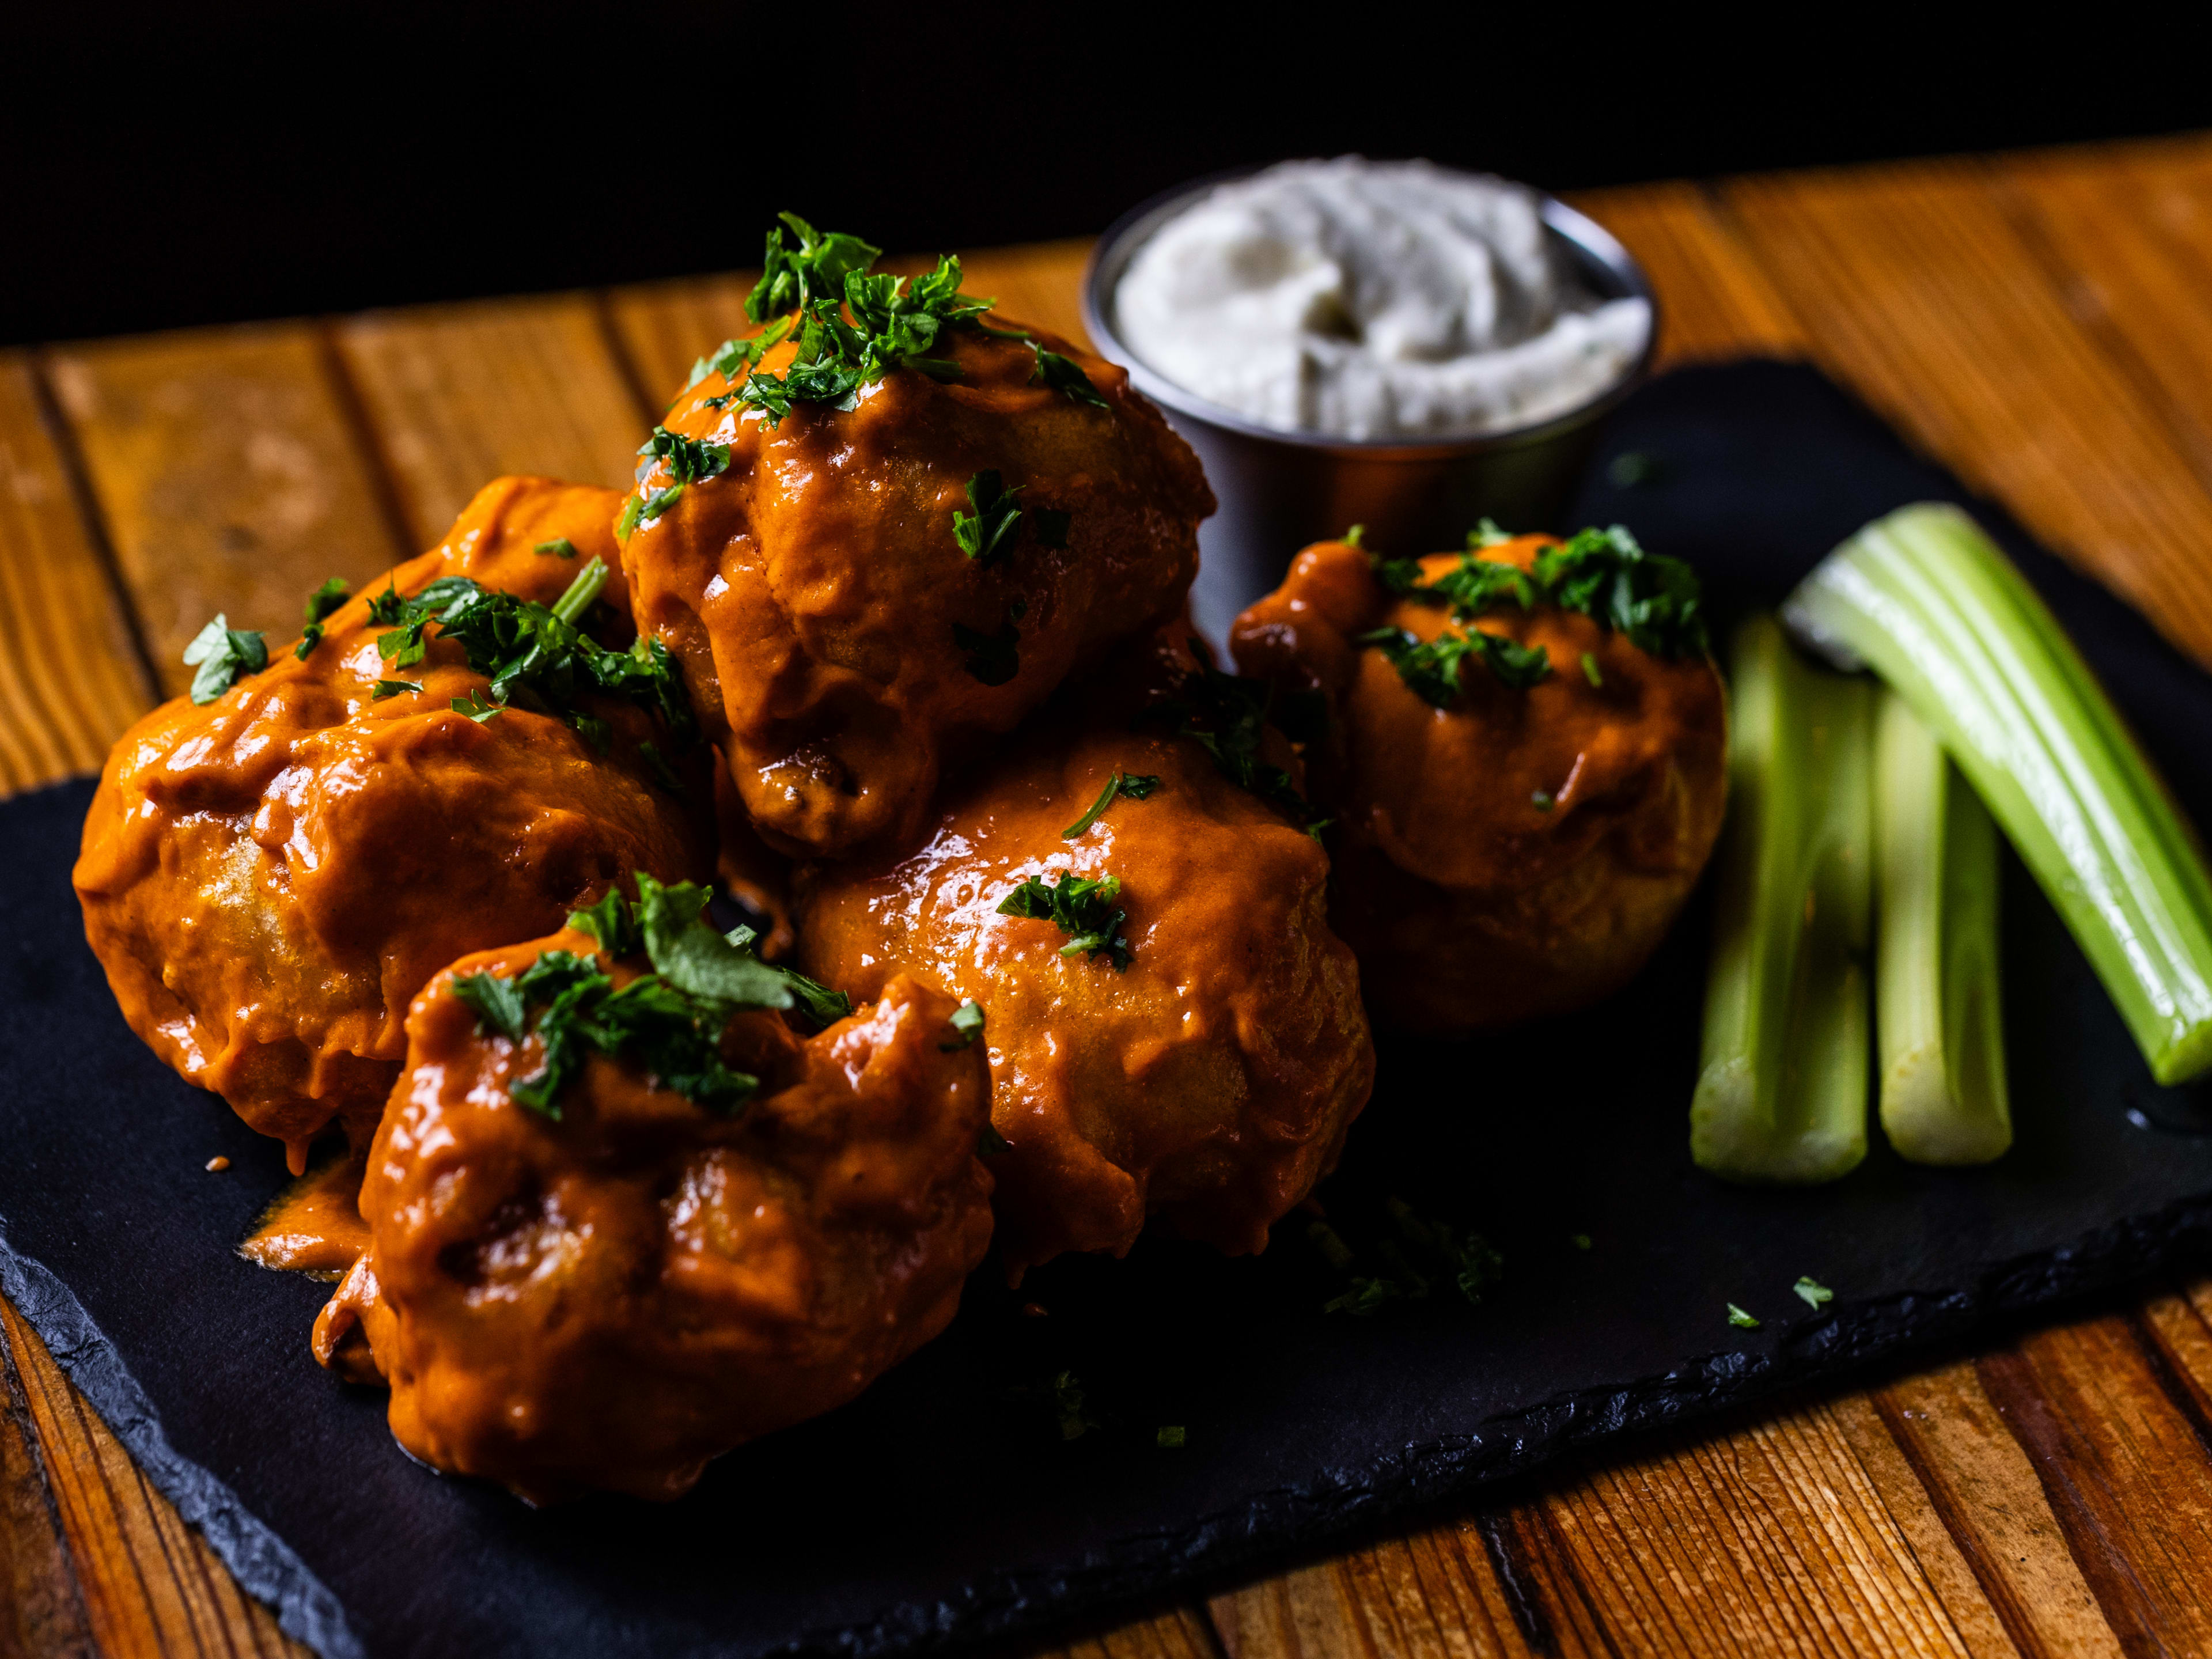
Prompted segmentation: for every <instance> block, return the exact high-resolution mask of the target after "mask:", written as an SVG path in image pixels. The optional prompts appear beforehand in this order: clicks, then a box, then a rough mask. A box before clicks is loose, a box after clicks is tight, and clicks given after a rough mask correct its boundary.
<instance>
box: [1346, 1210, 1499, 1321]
mask: <svg viewBox="0 0 2212 1659" xmlns="http://www.w3.org/2000/svg"><path fill="white" fill-rule="evenodd" d="M1384 1207H1385V1208H1386V1209H1387V1210H1388V1211H1389V1216H1390V1219H1391V1222H1392V1224H1393V1229H1394V1232H1395V1237H1386V1238H1383V1239H1380V1240H1378V1241H1376V1243H1375V1244H1374V1245H1373V1246H1372V1247H1371V1249H1370V1251H1369V1252H1368V1254H1369V1255H1371V1257H1372V1258H1373V1261H1374V1262H1375V1264H1376V1266H1377V1267H1379V1268H1380V1269H1381V1271H1379V1272H1370V1273H1359V1272H1354V1271H1352V1270H1353V1269H1354V1268H1355V1267H1358V1265H1359V1264H1360V1261H1361V1258H1360V1257H1359V1256H1358V1255H1354V1254H1353V1252H1352V1250H1351V1249H1349V1248H1348V1247H1347V1246H1346V1244H1345V1243H1344V1241H1343V1240H1342V1238H1340V1237H1338V1236H1337V1234H1336V1233H1335V1232H1334V1230H1332V1229H1330V1228H1328V1227H1327V1226H1326V1225H1323V1224H1321V1223H1316V1224H1315V1225H1314V1226H1313V1227H1309V1228H1308V1229H1307V1237H1309V1238H1314V1237H1315V1236H1316V1229H1318V1230H1319V1231H1320V1233H1321V1234H1322V1235H1324V1236H1325V1237H1326V1241H1327V1242H1326V1243H1322V1241H1321V1240H1319V1239H1316V1243H1322V1254H1323V1255H1324V1256H1325V1257H1326V1258H1327V1259H1328V1263H1329V1265H1330V1266H1331V1267H1334V1268H1336V1269H1337V1271H1338V1272H1340V1273H1346V1275H1347V1276H1348V1278H1349V1279H1350V1288H1349V1289H1347V1290H1346V1291H1344V1292H1343V1293H1342V1294H1341V1295H1340V1296H1337V1297H1332V1298H1331V1299H1330V1300H1328V1302H1325V1303H1323V1304H1322V1312H1323V1313H1348V1314H1352V1315H1354V1316H1358V1317H1361V1318H1365V1317H1368V1316H1372V1315H1374V1314H1377V1313H1380V1312H1381V1311H1382V1310H1383V1309H1385V1308H1387V1307H1389V1305H1391V1304H1393V1303H1397V1302H1422V1301H1425V1300H1427V1299H1428V1297H1429V1294H1430V1292H1431V1291H1432V1290H1433V1289H1434V1288H1435V1286H1436V1285H1437V1281H1438V1280H1443V1281H1446V1282H1449V1284H1450V1285H1452V1286H1453V1287H1454V1288H1455V1289H1456V1290H1457V1291H1459V1293H1460V1295H1461V1296H1462V1297H1464V1298H1466V1300H1468V1302H1471V1303H1476V1304H1480V1302H1481V1300H1482V1297H1483V1293H1484V1292H1485V1291H1487V1290H1489V1289H1490V1288H1491V1287H1492V1285H1496V1284H1497V1283H1498V1279H1500V1278H1501V1277H1503V1275H1504V1270H1505V1258H1504V1256H1503V1255H1500V1254H1498V1251H1497V1249H1494V1248H1493V1247H1492V1245H1491V1243H1490V1242H1489V1241H1488V1240H1487V1239H1486V1238H1484V1237H1483V1236H1482V1235H1481V1234H1480V1233H1477V1232H1462V1231H1460V1230H1459V1229H1457V1228H1455V1227H1454V1226H1452V1225H1450V1224H1449V1223H1448V1222H1443V1221H1439V1220H1437V1219H1434V1218H1431V1217H1428V1216H1425V1215H1422V1214H1421V1213H1420V1212H1419V1211H1417V1210H1415V1209H1414V1208H1413V1206H1412V1205H1410V1204H1408V1203H1407V1202H1406V1201H1405V1200H1402V1199H1398V1198H1393V1199H1389V1200H1385V1205H1384ZM1331 1247H1333V1248H1331Z"/></svg>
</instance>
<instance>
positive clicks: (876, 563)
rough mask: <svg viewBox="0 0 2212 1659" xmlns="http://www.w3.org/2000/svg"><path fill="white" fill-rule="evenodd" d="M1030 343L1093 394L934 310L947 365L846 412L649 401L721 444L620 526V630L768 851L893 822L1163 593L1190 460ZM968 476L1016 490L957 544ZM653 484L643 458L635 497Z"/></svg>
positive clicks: (885, 829) (848, 836)
mask: <svg viewBox="0 0 2212 1659" xmlns="http://www.w3.org/2000/svg"><path fill="white" fill-rule="evenodd" d="M1036 344H1037V346H1039V347H1042V348H1044V349H1051V350H1054V351H1057V352H1059V353H1061V354H1063V355H1065V356H1067V357H1068V358H1070V359H1071V360H1072V361H1073V363H1074V364H1075V365H1077V366H1078V368H1079V372H1080V374H1082V375H1084V376H1085V377H1086V378H1087V380H1088V384H1089V386H1090V388H1091V391H1092V392H1093V394H1094V395H1095V397H1096V398H1097V399H1099V400H1101V401H1103V407H1101V406H1099V404H1097V403H1092V402H1085V401H1079V400H1078V399H1077V398H1071V397H1069V396H1068V395H1066V393H1065V392H1061V391H1059V390H1056V389H1054V387H1052V386H1048V385H1047V384H1045V383H1043V381H1042V380H1041V379H1040V378H1039V374H1038V357H1037V352H1036V349H1033V348H1032V346H1031V344H1030V343H1028V342H1026V341H1022V340H1009V339H1000V338H996V337H993V336H991V335H988V334H985V333H982V332H981V331H976V330H973V329H955V330H951V331H947V332H946V333H945V335H944V336H943V337H941V338H940V340H939V343H938V346H937V347H936V348H933V354H934V355H935V356H939V357H940V358H945V359H948V360H950V361H951V362H954V363H956V364H957V366H958V370H959V373H958V376H957V379H952V380H936V379H933V378H932V377H931V376H930V375H928V374H921V373H918V372H915V371H912V370H902V371H899V372H897V373H895V374H891V375H890V376H889V377H888V378H886V379H885V380H881V381H879V382H878V383H877V384H875V385H873V386H864V387H862V388H860V391H859V392H858V393H857V394H856V398H857V402H856V404H855V406H854V408H852V409H850V410H838V409H835V408H832V407H830V406H829V405H827V404H794V405H793V407H792V409H791V411H790V412H789V413H788V414H787V415H785V416H782V418H781V420H780V421H779V422H776V423H775V424H774V425H771V424H770V423H769V421H768V418H767V417H766V416H764V415H763V412H762V411H761V410H757V409H752V408H749V407H748V406H746V405H744V404H739V403H736V402H733V401H731V398H730V394H731V392H732V390H733V388H732V385H731V383H730V382H728V381H726V380H724V378H723V377H722V376H721V375H720V374H708V375H707V376H706V378H704V379H703V380H701V381H699V382H698V383H697V384H696V386H691V387H690V388H687V389H686V390H685V391H684V392H683V393H681V394H680V395H679V396H678V398H677V400H676V402H675V404H674V405H673V406H672V407H671V410H670V411H669V413H668V415H667V417H666V421H667V426H668V428H669V429H670V430H671V432H675V433H678V434H680V435H684V436H686V437H689V438H692V439H696V440H699V441H704V442H708V443H713V444H716V445H725V446H726V447H727V448H728V452H729V453H728V462H727V465H726V466H724V467H723V468H722V469H721V470H720V471H719V472H717V473H716V474H715V475H714V476H713V477H705V478H695V479H693V480H691V481H690V482H689V483H684V485H683V489H682V494H681V495H680V496H678V498H677V499H676V500H675V501H674V502H673V504H672V505H671V506H670V507H668V508H667V510H666V511H665V512H664V513H660V514H659V515H658V516H656V517H654V518H652V519H648V520H645V521H644V522H643V523H642V524H641V526H639V527H638V528H637V530H636V531H635V532H634V533H633V534H632V535H631V536H630V538H629V542H628V544H626V545H625V546H624V548H623V566H624V569H625V570H626V572H627V573H628V574H629V580H630V584H631V587H632V590H633V592H634V593H635V599H636V607H637V621H638V625H639V627H640V628H641V629H644V630H645V631H646V632H647V633H648V634H651V635H654V636H656V637H657V638H659V639H660V640H662V641H665V643H666V644H667V646H668V647H669V648H670V649H671V651H672V652H674V653H676V655H677V657H678V659H680V660H681V661H682V663H683V665H684V676H685V679H686V682H687V683H688V684H689V685H690V690H691V696H692V701H693V702H694V703H695V704H696V706H697V708H698V710H699V714H700V718H701V720H702V722H704V724H705V726H706V727H707V731H708V736H709V737H710V738H713V739H714V741H715V742H716V743H717V744H719V745H720V747H721V749H722V751H723V754H724V756H725V757H726V762H727V765H728V769H729V774H730V780H731V782H732V785H733V786H734V787H735V789H736V792H737V793H738V796H739V797H740V799H741V800H742V802H743V805H744V810H745V811H746V812H747V813H748V814H749V815H750V820H751V823H752V824H753V826H754V827H755V828H756V829H757V831H758V832H759V834H760V836H761V837H762V838H763V839H764V840H765V841H766V842H768V843H769V845H770V846H772V847H774V848H776V849H778V850H779V851H781V852H783V853H786V854H792V855H793V856H808V857H829V858H836V857H842V856H844V855H846V854H848V853H851V852H853V851H854V850H855V849H858V848H863V847H871V846H872V847H875V848H882V847H884V846H888V845H891V844H896V843H902V842H907V841H910V840H911V839H912V837H913V836H915V834H916V833H918V832H919V831H920V829H921V826H922V824H923V823H925V822H926V821H927V817H928V814H929V809H930V801H931V797H932V795H933V792H934V791H935V788H936V786H937V780H938V774H939V769H940V767H941V766H942V764H943V763H944V761H945V757H946V755H947V753H948V752H949V751H951V750H957V748H958V747H960V746H961V745H963V744H973V743H974V742H975V740H976V739H978V738H984V737H987V735H989V734H992V733H996V732H1005V731H1006V730H1008V729H1009V728H1010V727H1012V726H1013V725H1014V724H1015V723H1016V722H1017V721H1018V720H1020V719H1021V718H1022V717H1023V716H1024V714H1027V713H1028V712H1029V711H1030V709H1031V708H1035V707H1036V704H1037V703H1038V702H1041V701H1042V699H1043V698H1044V697H1045V696H1047V695H1048V694H1049V693H1050V692H1051V691H1052V690H1053V689H1054V687H1055V686H1057V685H1058V684H1060V682H1061V681H1062V680H1063V679H1065V678H1066V677H1067V676H1068V675H1069V674H1070V673H1071V672H1073V671H1079V670H1080V669H1083V668H1085V667H1087V666H1090V665H1092V664H1095V663H1096V662H1097V660H1098V659H1099V658H1100V657H1101V656H1102V655H1103V653H1105V652H1106V651H1107V650H1108V649H1109V648H1110V647H1112V646H1113V645H1114V644H1115V642H1116V641H1119V640H1121V639H1122V638H1124V637H1126V636H1127V635H1131V634H1133V633H1135V632H1138V631H1139V630H1141V629H1145V628H1146V627H1149V626H1151V625H1152V624H1154V623H1159V622H1161V621H1164V620H1165V619H1166V618H1167V617H1170V616H1172V615H1173V614H1174V613H1175V612H1176V611H1177V610H1178V609H1179V608H1180V607H1181V605H1182V597H1183V594H1184V592H1185V591H1186V590H1187V589H1188V587H1189V586H1190V581H1191V578H1192V576H1193V574H1194V573H1195V572H1196V570H1197V568H1198V522H1199V520H1200V519H1202V518H1204V517H1205V516H1206V514H1207V513H1210V512H1212V510H1213V498H1212V495H1211V494H1210V493H1209V492H1208V491H1207V489H1206V480H1205V477H1204V476H1203V474H1202V473H1201V472H1200V469H1199V465H1198V461H1197V458H1196V457H1195V456H1194V455H1193V454H1192V453H1191V452H1190V450H1189V448H1188V446H1187V445H1185V444H1184V443H1183V441H1182V440H1181V439H1180V438H1178V437H1177V436H1176V435H1175V434H1174V433H1173V432H1172V431H1170V429H1169V428H1168V426H1167V423H1166V422H1164V420H1163V419H1162V418H1161V416H1160V414H1159V411H1158V410H1156V409H1154V408H1153V407H1152V405H1151V404H1149V403H1147V402H1146V400H1145V399H1144V398H1142V397H1141V396H1139V394H1138V393H1137V392H1134V391H1133V390H1132V389H1131V387H1130V386H1129V384H1128V376H1127V374H1126V373H1125V372H1124V371H1123V370H1121V369H1120V368H1115V367H1114V366H1113V365H1112V364H1110V363H1108V362H1103V360H1101V359H1099V358H1097V357H1094V356H1091V355H1090V354H1088V353H1087V352H1085V351H1083V350H1081V349H1079V348H1078V347H1076V346H1073V345H1071V344H1069V343H1067V342H1066V341H1064V340H1060V339H1057V338H1055V337H1053V336H1051V335H1048V334H1039V335H1037V336H1036ZM795 350H796V347H795V346H794V345H793V343H790V342H786V343H783V344H781V345H780V346H777V347H775V348H774V349H771V350H770V351H769V353H768V354H767V356H766V357H765V358H764V359H763V362H762V365H761V370H760V372H762V373H773V374H781V373H783V372H785V371H787V369H788V368H790V366H791V362H792V358H793V354H794V352H795ZM742 383H743V376H742V374H741V375H740V380H739V384H742ZM718 405H719V406H718ZM985 473H996V474H997V475H998V478H999V482H1000V487H1001V488H1002V489H1007V490H1017V491H1018V492H1019V494H1018V495H1016V496H1015V497H1014V498H1013V501H1012V506H1013V507H1018V509H1019V510H1020V511H1021V512H1022V513H1023V514H1024V517H1023V519H1022V520H1021V521H1020V523H1019V524H1018V526H1017V527H1016V529H1015V531H1014V532H1013V533H1012V536H1011V538H1009V539H1008V540H1007V541H1006V543H1005V544H1003V545H1001V546H999V547H996V548H994V549H993V550H990V553H989V556H973V557H971V556H969V553H968V552H967V551H965V550H963V548H962V546H961V544H960V542H959V540H958V539H957V534H956V531H955V524H954V519H955V515H956V514H969V513H972V512H974V511H975V507H974V503H973V502H972V501H971V499H970V495H969V487H970V484H971V483H972V482H973V481H975V480H976V479H978V478H979V477H981V475H983V474H985ZM675 482H676V481H675V479H674V477H673V475H672V474H671V472H670V471H669V470H668V465H667V464H666V463H665V462H660V463H656V465H655V467H654V470H653V471H651V472H650V473H648V474H647V476H646V477H645V479H644V481H643V482H642V483H641V486H640V498H641V499H653V500H659V498H660V497H661V495H662V493H663V492H664V491H665V490H667V489H670V488H671V486H672V485H673V484H674V483H675ZM956 629H965V630H968V632H967V633H964V634H963V633H957V632H956ZM971 637H972V638H973V639H988V640H990V641H994V642H997V644H996V647H995V649H996V651H997V652H998V654H997V655H996V656H995V658H994V657H993V656H991V655H990V653H981V652H979V649H978V648H977V647H975V646H974V645H973V644H969V645H963V643H962V641H963V640H964V639H970V638H971ZM979 669H980V670H981V672H979V671H978V670H979Z"/></svg>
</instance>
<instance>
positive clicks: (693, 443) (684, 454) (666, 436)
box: [538, 426, 730, 558]
mask: <svg viewBox="0 0 2212 1659" xmlns="http://www.w3.org/2000/svg"><path fill="white" fill-rule="evenodd" d="M637 453H638V454H639V455H640V456H641V458H642V464H641V466H640V468H639V473H640V477H639V482H640V483H643V482H644V478H643V474H644V473H645V471H647V470H649V469H650V468H651V467H652V465H653V463H654V462H655V461H659V462H661V463H662V464H663V465H665V466H666V467H667V468H668V476H669V477H671V478H673V479H675V480H676V482H677V483H679V484H687V483H702V482H704V481H705V480H706V479H708V478H711V477H714V476H715V475H716V474H717V473H719V472H720V471H722V470H723V469H724V468H726V467H727V466H728V465H729V464H730V447H729V445H727V444H716V443H708V441H706V440H705V439H703V438H687V437H685V436H684V435H683V434H682V433H680V432H671V431H670V430H669V429H668V428H666V427H665V426H657V427H655V428H653V435H652V436H651V437H650V438H647V440H646V441H644V442H643V443H642V444H640V445H639V446H638V450H637ZM664 510H665V509H664ZM640 516H641V517H647V518H651V517H658V516H659V514H657V513H641V514H640ZM538 551H539V552H541V553H543V552H544V548H543V547H540V548H539V549H538ZM575 556H576V550H575V549H574V547H570V548H569V550H568V552H567V553H565V554H563V555H562V557H563V558H574V557H575Z"/></svg>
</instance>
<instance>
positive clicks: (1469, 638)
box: [1355, 627, 1552, 708]
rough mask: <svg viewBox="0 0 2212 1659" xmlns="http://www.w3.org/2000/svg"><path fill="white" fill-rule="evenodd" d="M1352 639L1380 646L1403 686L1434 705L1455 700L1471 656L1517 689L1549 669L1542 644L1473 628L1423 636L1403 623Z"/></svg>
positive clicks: (1536, 681) (1446, 705)
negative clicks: (1525, 641)
mask: <svg viewBox="0 0 2212 1659" xmlns="http://www.w3.org/2000/svg"><path fill="white" fill-rule="evenodd" d="M1355 642H1356V643H1358V644H1360V645H1371V646H1375V647H1378V648H1380V650H1381V651H1382V653H1383V656H1384V657H1385V658H1387V659H1389V664H1390V665H1391V666H1392V667H1393V668H1395V669H1396V670H1397V671H1398V678H1400V679H1401V680H1403V681H1404V682H1405V683H1406V688H1407V690H1410V691H1411V692H1413V695H1414V696H1417V697H1419V698H1420V699H1421V701H1422V702H1425V703H1427V704H1429V705H1430V706H1431V708H1450V707H1451V706H1452V705H1453V704H1454V703H1455V702H1458V701H1459V695H1460V690H1461V686H1460V671H1461V667H1462V665H1463V664H1464V663H1465V661H1466V660H1467V659H1468V658H1469V657H1474V658H1477V659H1480V661H1481V663H1482V665H1483V666H1484V667H1486V668H1487V669H1489V670H1490V671H1491V672H1492V674H1495V675H1496V676H1497V677H1498V679H1500V680H1501V681H1503V682H1504V684H1507V685H1510V686H1511V687H1512V688H1513V689H1514V690H1516V691H1525V690H1528V688H1529V687H1530V686H1532V685H1535V684H1539V683H1540V682H1541V681H1542V680H1544V679H1545V678H1547V677H1548V676H1549V675H1550V674H1551V671H1552V659H1551V657H1550V655H1549V654H1548V653H1547V652H1546V651H1545V649H1544V647H1542V646H1541V645H1521V644H1519V643H1517V642H1516V641H1512V640H1509V639H1507V638H1506V637H1505V636H1504V635H1502V634H1486V633H1484V632H1483V631H1482V630H1481V629H1476V628H1468V629H1466V630H1465V631H1464V632H1462V633H1457V634H1455V633H1451V632H1449V631H1446V632H1444V633H1441V634H1439V635H1437V636H1436V638H1434V639H1432V640H1427V641H1422V640H1418V639H1416V638H1414V636H1413V635H1412V634H1411V633H1409V632H1407V630H1406V629H1402V628H1396V627H1389V628H1378V629H1374V630H1373V631H1372V632H1370V633H1366V634H1361V635H1358V636H1357V638H1356V641H1355Z"/></svg>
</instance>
